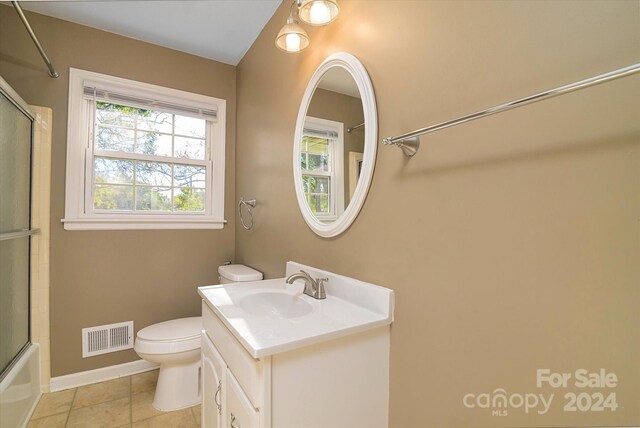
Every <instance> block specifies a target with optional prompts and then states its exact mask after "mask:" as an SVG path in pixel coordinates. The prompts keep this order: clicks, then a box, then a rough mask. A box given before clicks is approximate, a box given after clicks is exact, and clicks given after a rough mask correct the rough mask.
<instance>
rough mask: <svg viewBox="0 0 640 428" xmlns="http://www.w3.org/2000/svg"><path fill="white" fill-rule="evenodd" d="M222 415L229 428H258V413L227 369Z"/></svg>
mask: <svg viewBox="0 0 640 428" xmlns="http://www.w3.org/2000/svg"><path fill="white" fill-rule="evenodd" d="M226 377H227V382H226V388H227V390H226V397H225V400H226V401H225V409H224V413H225V414H226V417H227V418H228V421H229V427H231V428H259V427H260V413H259V412H258V411H257V410H256V409H255V408H254V407H253V405H252V404H251V401H249V398H248V397H247V394H245V393H244V391H243V390H242V387H241V386H240V384H239V383H238V381H237V380H236V378H235V377H234V376H233V373H231V371H230V370H228V369H227V375H226Z"/></svg>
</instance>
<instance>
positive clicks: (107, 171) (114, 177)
mask: <svg viewBox="0 0 640 428" xmlns="http://www.w3.org/2000/svg"><path fill="white" fill-rule="evenodd" d="M94 171H95V182H96V183H111V184H130V183H132V182H133V161H130V160H121V159H108V158H98V157H96V158H95V160H94Z"/></svg>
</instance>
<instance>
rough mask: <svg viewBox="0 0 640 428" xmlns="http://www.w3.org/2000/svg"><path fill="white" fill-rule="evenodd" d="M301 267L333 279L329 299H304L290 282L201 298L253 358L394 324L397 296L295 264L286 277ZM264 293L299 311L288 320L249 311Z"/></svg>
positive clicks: (240, 286) (215, 291) (227, 287)
mask: <svg viewBox="0 0 640 428" xmlns="http://www.w3.org/2000/svg"><path fill="white" fill-rule="evenodd" d="M300 267H301V268H303V269H304V270H306V271H307V272H309V273H310V274H311V276H313V277H314V278H318V277H328V278H329V281H327V283H326V293H327V298H326V299H323V300H316V299H314V298H312V297H309V296H306V295H304V294H302V290H303V288H304V287H303V284H302V281H296V282H295V283H294V284H292V285H290V284H286V282H285V278H278V279H270V280H265V281H255V282H244V283H231V284H224V285H213V286H207V287H200V288H198V293H199V294H200V296H202V298H203V299H204V301H205V302H206V303H207V305H208V306H209V307H210V308H211V309H212V310H213V312H214V313H215V314H216V315H217V316H218V318H219V319H220V320H221V321H222V322H223V323H224V324H225V325H226V326H227V328H228V329H229V330H230V331H231V332H232V333H233V335H234V336H235V337H236V339H238V341H239V342H240V343H242V345H243V346H244V347H245V349H246V350H247V351H248V352H249V354H251V355H252V356H253V357H254V358H260V357H265V356H268V355H273V354H277V353H280V352H285V351H290V350H293V349H297V348H300V347H303V346H307V345H310V344H313V343H318V342H323V341H326V340H330V339H335V338H338V337H342V336H346V335H349V334H353V333H356V332H360V331H364V330H368V329H372V328H375V327H378V326H383V325H388V324H391V323H392V322H393V309H394V298H393V290H390V289H388V288H383V287H379V286H376V285H373V284H368V283H364V282H362V281H358V280H354V279H352V278H347V277H344V276H340V275H335V274H331V273H329V272H324V271H320V270H317V269H313V268H311V267H308V266H302V265H299V264H297V263H292V262H289V263H288V264H287V273H288V274H290V272H293V271H296V272H297V271H298V270H299V268H300ZM263 293H270V294H269V295H270V296H273V295H275V294H277V295H278V296H275V297H278V298H283V299H284V300H291V302H294V303H295V305H296V306H295V308H294V309H296V308H299V309H300V311H294V316H291V317H286V316H283V315H282V314H280V313H278V311H274V310H269V308H268V307H263V306H260V305H258V306H257V307H256V306H255V305H254V306H248V304H247V302H250V301H251V299H252V298H253V297H255V296H253V295H256V294H262V295H266V294H263ZM247 297H249V298H248V299H247ZM258 297H260V296H258ZM297 299H301V300H302V301H303V302H306V303H302V302H300V301H299V300H297ZM254 302H255V300H254ZM251 304H252V305H253V302H252V303H251Z"/></svg>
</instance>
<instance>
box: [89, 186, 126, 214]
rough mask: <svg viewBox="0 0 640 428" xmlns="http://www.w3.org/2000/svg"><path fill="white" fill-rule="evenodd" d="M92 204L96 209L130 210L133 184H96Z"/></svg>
mask: <svg viewBox="0 0 640 428" xmlns="http://www.w3.org/2000/svg"><path fill="white" fill-rule="evenodd" d="M93 206H94V208H95V209H98V210H128V211H130V210H132V209H133V186H117V185H116V186H112V185H104V184H96V185H95V192H94V194H93Z"/></svg>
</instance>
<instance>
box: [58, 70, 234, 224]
mask: <svg viewBox="0 0 640 428" xmlns="http://www.w3.org/2000/svg"><path fill="white" fill-rule="evenodd" d="M88 82H90V83H91V84H95V85H96V86H99V87H100V88H104V89H108V90H112V91H114V92H118V93H123V94H127V95H131V96H137V97H141V98H151V99H154V100H158V101H161V102H167V103H172V104H180V105H183V106H189V107H193V108H199V109H206V110H215V111H217V116H216V120H213V121H207V135H206V138H207V141H210V145H208V149H207V151H206V157H205V159H206V160H205V161H200V162H201V163H202V164H203V165H205V166H207V183H206V196H205V200H206V201H207V202H206V209H205V211H204V212H202V213H193V212H190V213H176V212H168V213H167V212H153V213H147V212H144V213H143V212H135V211H134V212H124V211H114V212H105V211H104V210H95V209H94V208H93V190H92V189H93V170H94V168H93V157H94V147H93V138H91V134H90V133H91V132H92V130H93V124H92V122H91V121H92V120H93V119H92V117H91V116H92V115H91V114H90V113H89V112H88V109H87V108H86V100H85V95H84V87H85V85H86V84H87V83H88ZM160 110H162V109H160ZM225 124H226V101H225V100H223V99H219V98H214V97H209V96H205V95H199V94H194V93H191V92H185V91H180V90H177V89H171V88H165V87H162V86H157V85H151V84H148V83H142V82H137V81H134V80H128V79H122V78H119V77H113V76H108V75H105V74H100V73H94V72H90V71H85V70H79V69H74V68H70V69H69V115H68V122H67V175H66V194H65V218H64V219H62V222H63V223H64V228H65V230H123V229H124V230H128V229H222V228H223V227H224V224H225V223H226V220H224V189H225V184H224V177H225ZM125 156H126V157H128V156H127V155H125ZM125 156H123V158H124V157H125ZM142 156H144V155H142ZM168 162H172V160H168ZM185 163H192V161H191V160H190V161H188V162H185ZM193 163H198V161H193Z"/></svg>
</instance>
